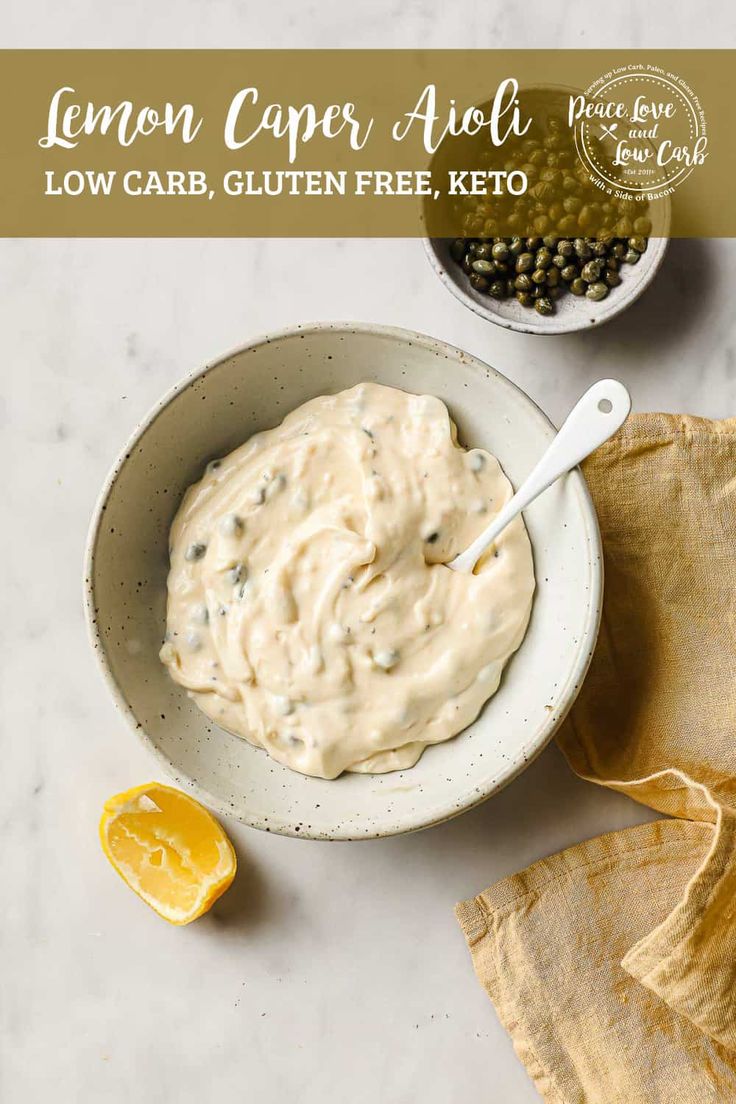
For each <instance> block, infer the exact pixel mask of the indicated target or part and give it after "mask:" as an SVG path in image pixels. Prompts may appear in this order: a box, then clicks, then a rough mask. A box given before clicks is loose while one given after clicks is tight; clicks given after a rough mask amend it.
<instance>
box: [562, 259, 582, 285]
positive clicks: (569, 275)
mask: <svg viewBox="0 0 736 1104" xmlns="http://www.w3.org/2000/svg"><path fill="white" fill-rule="evenodd" d="M577 274H578V270H577V267H576V266H575V265H572V264H571V265H565V267H564V268H562V269H560V276H561V277H562V279H563V280H565V281H566V283H568V284H569V283H570V281H571V280H574V279H575V277H576V276H577Z"/></svg>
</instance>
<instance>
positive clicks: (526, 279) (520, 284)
mask: <svg viewBox="0 0 736 1104" xmlns="http://www.w3.org/2000/svg"><path fill="white" fill-rule="evenodd" d="M514 287H515V288H516V290H517V291H531V289H532V288H533V287H534V281H533V280H532V278H531V276H527V274H526V272H520V273H519V275H518V276H517V277H516V279H515V280H514Z"/></svg>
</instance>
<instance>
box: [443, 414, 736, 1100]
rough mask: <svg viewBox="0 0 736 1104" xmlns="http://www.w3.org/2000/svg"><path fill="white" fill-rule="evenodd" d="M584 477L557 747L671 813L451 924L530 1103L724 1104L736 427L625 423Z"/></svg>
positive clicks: (733, 949) (589, 845) (731, 916)
mask: <svg viewBox="0 0 736 1104" xmlns="http://www.w3.org/2000/svg"><path fill="white" fill-rule="evenodd" d="M585 474H586V477H587V479H588V483H589V486H590V489H591V493H592V496H593V499H594V502H595V504H596V508H597V511H598V517H599V522H600V526H601V533H602V537H603V547H604V558H605V571H606V589H605V596H604V609H603V620H602V626H601V634H600V637H599V641H598V646H597V648H596V653H595V656H594V658H593V662H592V664H591V668H590V672H589V674H588V677H587V679H586V681H585V683H584V685H583V687H582V690H581V693H580V696H579V698H578V701H577V702H576V704H575V706H574V708H573V710H572V713H571V715H570V718H569V719H568V721H567V722H566V724H565V725H564V726H563V729H562V730H561V732H560V734H559V736H558V743H559V745H560V747H561V749H562V751H563V752H564V754H565V755H566V757H567V759H568V762H569V763H570V766H571V767H572V769H573V770H574V771H575V772H576V773H577V774H578V775H580V776H581V777H582V778H585V779H587V780H589V781H591V782H596V783H598V784H600V785H605V786H608V787H610V788H613V789H616V790H619V791H621V792H623V793H626V794H628V795H629V796H630V797H632V798H633V799H634V800H636V801H639V802H641V803H643V804H645V805H649V806H650V807H652V808H654V809H656V810H658V811H660V812H662V813H665V814H668V815H669V816H671V817H675V818H678V819H676V820H671V821H659V822H655V823H654V824H648V825H642V826H639V827H637V828H634V829H628V830H626V831H624V832H617V833H612V834H611V835H608V836H604V837H600V838H599V839H597V840H589V841H587V842H586V843H583V844H580V845H578V846H577V847H573V848H570V849H569V850H567V851H565V852H562V853H561V854H559V855H555V856H552V857H551V858H548V859H543V860H542V861H541V862H539V863H535V864H534V865H533V866H532V867H530V868H529V869H528V870H526V871H523V872H521V873H520V874H517V875H515V876H514V877H512V878H510V879H507V880H505V881H504V882H501V883H499V884H498V885H496V886H493V887H491V888H490V889H489V890H486V891H485V892H484V893H482V894H480V895H479V896H478V897H476V898H473V899H472V900H471V901H469V902H464V903H463V904H461V905H459V906H458V919H459V920H460V923H461V926H462V928H463V931H464V933H465V936H466V939H467V941H468V944H469V946H470V949H471V954H472V957H473V963H474V966H475V969H476V972H477V973H478V976H479V978H480V980H481V981H482V983H483V984H484V986H485V987H486V989H487V991H488V993H489V995H490V996H491V999H492V1000H493V1002H494V1004H495V1005H496V1008H497V1010H498V1013H499V1016H500V1018H501V1020H502V1022H503V1023H504V1025H505V1027H506V1028H507V1030H508V1031H509V1033H510V1034H511V1036H512V1038H513V1040H514V1044H515V1046H516V1049H517V1051H518V1053H519V1055H520V1057H521V1058H522V1061H524V1063H525V1065H526V1066H527V1069H528V1071H529V1073H530V1074H531V1076H532V1077H533V1079H534V1081H535V1084H536V1085H537V1088H538V1089H539V1091H540V1092H541V1094H542V1096H543V1098H544V1099H545V1100H548V1101H553V1102H555V1104H558V1102H564V1104H570V1102H575V1104H577V1102H578V1101H580V1102H585V1104H598V1102H600V1104H615V1102H617V1101H621V1102H623V1101H626V1102H627V1104H634V1102H638V1101H641V1102H642V1104H645V1102H646V1104H658V1102H659V1101H661V1102H662V1104H704V1102H707V1101H710V1100H713V1101H719V1102H720V1101H731V1100H733V1101H736V677H734V676H736V603H735V602H734V594H735V593H736V419H729V420H727V421H720V422H711V421H708V420H706V419H701V418H693V417H689V416H679V415H678V416H675V415H665V414H648V415H637V416H634V417H633V418H631V419H630V420H629V422H628V423H627V424H626V425H625V426H624V428H623V430H622V431H621V432H620V433H619V434H618V435H617V436H616V437H615V438H614V439H613V440H612V441H610V442H608V444H607V445H604V446H603V448H601V449H599V450H598V451H597V452H596V453H595V454H594V455H593V456H592V457H591V458H590V459H589V460H588V461H587V462H586V465H585Z"/></svg>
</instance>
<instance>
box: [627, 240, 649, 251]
mask: <svg viewBox="0 0 736 1104" xmlns="http://www.w3.org/2000/svg"><path fill="white" fill-rule="evenodd" d="M647 244H648V243H647V239H646V238H643V237H633V238H629V249H635V250H636V252H637V253H646V251H647Z"/></svg>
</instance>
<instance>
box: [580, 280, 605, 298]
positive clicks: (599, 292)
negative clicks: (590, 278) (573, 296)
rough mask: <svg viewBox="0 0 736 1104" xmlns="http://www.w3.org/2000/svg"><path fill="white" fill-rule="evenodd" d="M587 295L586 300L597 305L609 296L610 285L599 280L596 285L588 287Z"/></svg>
mask: <svg viewBox="0 0 736 1104" xmlns="http://www.w3.org/2000/svg"><path fill="white" fill-rule="evenodd" d="M585 295H586V298H588V299H592V300H593V302H594V303H597V302H598V301H599V299H605V298H606V296H607V295H608V284H604V283H603V282H602V281H600V280H597V281H596V282H595V283H594V284H589V285H588V290H587V291H586V293H585Z"/></svg>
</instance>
